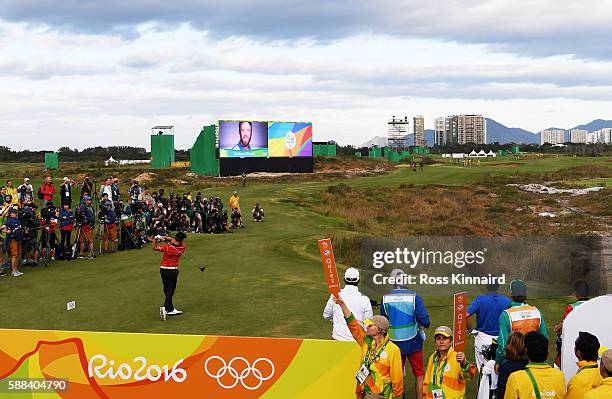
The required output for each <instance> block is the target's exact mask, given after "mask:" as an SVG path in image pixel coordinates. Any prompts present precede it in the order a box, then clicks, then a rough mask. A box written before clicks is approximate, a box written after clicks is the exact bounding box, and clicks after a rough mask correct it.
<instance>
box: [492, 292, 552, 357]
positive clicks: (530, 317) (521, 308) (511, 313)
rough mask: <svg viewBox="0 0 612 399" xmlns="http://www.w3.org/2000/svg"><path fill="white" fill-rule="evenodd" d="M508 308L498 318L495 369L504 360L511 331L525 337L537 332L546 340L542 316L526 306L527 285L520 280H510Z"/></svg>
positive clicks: (536, 309)
mask: <svg viewBox="0 0 612 399" xmlns="http://www.w3.org/2000/svg"><path fill="white" fill-rule="evenodd" d="M510 297H512V302H511V303H510V308H508V309H506V310H505V311H504V312H503V313H502V314H501V316H499V337H498V339H497V353H496V356H495V363H496V367H499V366H500V365H501V364H502V363H503V362H504V358H505V352H506V340H507V339H508V336H509V335H510V333H511V332H513V331H518V332H520V333H522V334H523V335H527V334H528V333H530V332H532V331H537V332H539V333H540V334H542V335H544V337H546V338H547V339H548V332H547V331H546V323H545V322H544V315H543V314H542V313H541V312H540V310H539V309H538V308H537V307H535V306H531V305H528V304H527V302H526V301H527V284H525V282H524V281H522V280H512V282H511V283H510Z"/></svg>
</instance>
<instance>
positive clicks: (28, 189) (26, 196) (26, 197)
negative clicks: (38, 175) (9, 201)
mask: <svg viewBox="0 0 612 399" xmlns="http://www.w3.org/2000/svg"><path fill="white" fill-rule="evenodd" d="M17 199H18V200H19V203H20V204H21V205H22V206H23V204H27V203H30V202H32V201H34V187H32V185H31V184H30V178H29V177H26V178H25V179H23V184H22V185H20V186H19V187H17Z"/></svg>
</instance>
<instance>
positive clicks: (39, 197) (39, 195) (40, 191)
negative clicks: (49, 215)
mask: <svg viewBox="0 0 612 399" xmlns="http://www.w3.org/2000/svg"><path fill="white" fill-rule="evenodd" d="M44 198H45V195H44V194H43V192H42V186H40V187H39V188H38V199H44Z"/></svg>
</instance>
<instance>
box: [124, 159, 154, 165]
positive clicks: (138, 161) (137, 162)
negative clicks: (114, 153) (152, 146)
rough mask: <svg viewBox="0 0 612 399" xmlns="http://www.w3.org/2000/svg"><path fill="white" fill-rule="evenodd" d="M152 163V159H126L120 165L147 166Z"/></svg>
mask: <svg viewBox="0 0 612 399" xmlns="http://www.w3.org/2000/svg"><path fill="white" fill-rule="evenodd" d="M150 163H151V160H150V159H124V160H121V161H119V165H145V164H150Z"/></svg>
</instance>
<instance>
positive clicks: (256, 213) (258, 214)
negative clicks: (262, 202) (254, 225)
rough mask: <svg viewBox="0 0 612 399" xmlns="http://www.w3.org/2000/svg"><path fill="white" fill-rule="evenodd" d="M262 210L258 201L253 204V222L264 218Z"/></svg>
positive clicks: (261, 220)
mask: <svg viewBox="0 0 612 399" xmlns="http://www.w3.org/2000/svg"><path fill="white" fill-rule="evenodd" d="M264 216H265V215H264V210H263V208H262V207H261V206H259V202H258V203H256V204H255V208H253V221H255V222H263V220H264Z"/></svg>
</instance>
